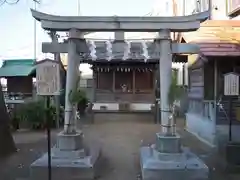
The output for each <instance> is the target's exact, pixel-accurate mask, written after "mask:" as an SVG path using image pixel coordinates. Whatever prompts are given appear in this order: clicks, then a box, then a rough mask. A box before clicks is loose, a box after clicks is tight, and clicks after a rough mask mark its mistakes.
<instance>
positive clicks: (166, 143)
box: [156, 133, 181, 153]
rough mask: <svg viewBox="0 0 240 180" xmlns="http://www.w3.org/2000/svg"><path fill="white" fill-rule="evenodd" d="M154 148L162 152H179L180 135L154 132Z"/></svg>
mask: <svg viewBox="0 0 240 180" xmlns="http://www.w3.org/2000/svg"><path fill="white" fill-rule="evenodd" d="M156 136H157V138H156V150H157V151H159V152H162V153H179V152H181V137H180V136H179V135H178V134H176V135H174V136H173V135H172V136H167V135H165V134H162V133H157V134H156Z"/></svg>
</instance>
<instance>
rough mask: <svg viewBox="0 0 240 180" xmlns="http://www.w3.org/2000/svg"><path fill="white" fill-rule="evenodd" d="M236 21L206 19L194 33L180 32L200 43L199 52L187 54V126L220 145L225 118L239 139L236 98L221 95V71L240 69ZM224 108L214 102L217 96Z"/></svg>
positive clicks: (239, 27) (225, 129) (224, 133)
mask: <svg viewBox="0 0 240 180" xmlns="http://www.w3.org/2000/svg"><path fill="white" fill-rule="evenodd" d="M239 34H240V22H239V21H234V20H221V21H220V20H208V21H206V22H205V23H202V24H201V28H200V29H199V30H198V31H197V32H195V33H188V34H185V35H184V36H183V40H185V41H186V42H194V43H197V44H199V46H200V51H201V52H200V54H198V55H191V56H189V57H188V64H189V72H188V73H189V92H188V100H189V109H188V112H187V113H186V126H187V130H188V131H190V132H192V133H193V134H195V135H196V136H198V137H199V138H200V139H202V140H203V141H204V142H206V143H208V144H210V145H213V146H217V147H219V148H220V147H222V146H223V145H224V144H225V142H226V141H227V139H228V124H229V121H228V118H227V117H229V118H231V119H232V121H233V134H232V135H233V140H235V141H239V140H240V131H239V130H240V121H239V120H240V119H239V115H238V114H239V113H240V109H239V107H240V100H239V97H235V99H234V100H233V102H232V103H229V97H228V96H224V74H226V73H230V72H235V73H240V61H239V58H240V46H239V42H240V36H239ZM220 99H221V102H220V103H222V104H223V107H224V109H225V111H226V114H227V116H226V114H225V113H224V111H223V110H221V108H219V106H218V105H217V104H218V102H219V100H220Z"/></svg>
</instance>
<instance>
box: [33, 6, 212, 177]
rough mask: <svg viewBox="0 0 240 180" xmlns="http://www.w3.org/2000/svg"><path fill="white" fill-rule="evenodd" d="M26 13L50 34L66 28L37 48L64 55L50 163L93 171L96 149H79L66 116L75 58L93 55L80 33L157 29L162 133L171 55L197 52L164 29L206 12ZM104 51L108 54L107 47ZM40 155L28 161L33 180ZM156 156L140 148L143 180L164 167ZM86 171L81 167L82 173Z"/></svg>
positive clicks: (180, 28) (177, 28)
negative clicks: (60, 115)
mask: <svg viewBox="0 0 240 180" xmlns="http://www.w3.org/2000/svg"><path fill="white" fill-rule="evenodd" d="M31 11H32V16H33V17H34V18H35V19H36V20H38V21H40V23H41V26H42V28H43V29H45V30H48V31H55V32H58V31H64V32H69V38H68V42H67V43H55V42H52V43H43V47H42V50H43V52H45V53H68V67H67V82H66V98H65V99H66V102H65V121H64V122H65V123H64V131H63V132H61V133H60V134H59V136H58V141H57V146H56V148H54V149H53V159H52V166H55V167H59V168H60V169H61V168H63V169H64V168H65V169H69V168H75V169H76V168H78V171H77V172H76V176H77V177H78V178H94V175H95V174H94V172H95V171H94V168H95V164H96V162H97V159H98V156H99V149H98V148H96V147H94V148H92V149H91V148H90V151H86V149H84V146H83V144H82V138H83V135H82V133H81V132H79V131H77V129H76V119H75V118H73V117H75V116H73V115H72V114H73V109H74V108H73V106H72V104H71V103H70V102H69V93H70V91H71V89H72V88H74V86H75V82H76V76H77V71H78V67H79V64H80V60H81V56H82V55H83V54H88V53H89V54H90V55H91V58H92V59H94V58H95V56H97V55H96V53H95V52H96V51H95V48H96V47H95V46H94V45H93V43H87V42H86V40H85V39H84V37H83V34H84V33H85V32H107V31H108V32H158V35H159V36H158V37H157V39H158V41H156V42H155V43H156V47H157V48H159V50H158V52H160V53H159V54H158V57H159V59H160V61H159V68H160V74H159V75H160V87H161V96H160V97H161V125H162V130H163V132H166V126H168V125H169V122H168V121H169V115H170V111H169V102H168V93H169V87H170V84H171V73H172V54H174V53H183V54H186V53H189V54H193V53H198V47H197V46H196V45H193V44H181V43H179V44H177V43H173V42H172V40H171V36H170V33H171V32H190V31H195V30H197V29H198V28H199V27H200V23H201V22H203V21H205V20H206V19H207V18H208V17H209V12H208V11H206V12H202V13H199V14H194V15H190V16H175V17H118V16H113V17H107V16H104V17H99V16H96V17H93V16H55V15H49V14H45V13H41V12H38V11H35V10H31ZM143 48H145V50H146V47H145V45H143ZM108 52H109V53H111V49H110V50H109V47H108ZM110 56H111V55H110ZM109 60H111V58H110V59H109ZM146 60H147V59H146ZM163 139H164V140H163ZM172 139H174V140H175V141H174V143H173V144H172V145H173V146H172V147H174V146H175V144H176V142H177V144H178V145H179V138H178V137H174V138H172ZM163 142H165V138H163V137H162V135H161V134H157V142H156V148H154V150H153V151H152V150H150V152H151V153H150V154H154V153H155V154H157V153H162V152H161V150H162V145H164V143H163ZM169 142H170V141H169ZM147 148H148V147H147ZM174 148H175V147H174ZM148 149H149V148H148ZM150 149H151V148H150ZM175 149H177V150H176V151H177V152H175V151H174V150H173V151H174V153H178V154H179V155H181V154H182V153H180V151H179V148H178V147H176V148H175ZM155 151H156V152H155ZM164 153H166V152H164ZM46 157H47V156H46V155H44V156H43V157H42V158H40V159H38V160H37V161H35V162H34V163H33V164H32V166H31V172H32V173H31V175H32V178H33V179H34V180H38V178H40V179H43V177H42V176H41V177H39V173H41V175H42V172H43V171H42V168H46V167H47V159H46ZM156 158H157V157H155V158H154V157H153V156H151V157H150V156H149V152H148V150H146V148H143V149H141V166H142V175H143V178H144V179H149V178H150V179H154V178H159V175H160V174H161V173H162V166H165V164H164V162H162V160H159V159H158V158H157V159H156ZM184 162H185V161H184ZM154 164H155V165H154ZM200 164H201V163H200ZM153 166H154V168H153ZM66 167H67V168H66ZM86 169H87V171H85V170H86ZM153 169H155V170H157V171H156V172H157V174H155V173H151V170H153ZM175 169H176V168H175ZM82 170H84V171H82ZM55 172H56V173H53V178H54V179H55V178H56V179H58V178H59V177H61V179H62V178H63V177H65V178H66V179H68V180H71V176H69V174H68V175H66V171H65V170H60V171H55ZM64 173H65V174H64ZM161 175H162V174H161ZM76 176H75V177H74V178H76ZM164 176H165V174H164Z"/></svg>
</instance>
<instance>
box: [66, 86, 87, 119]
mask: <svg viewBox="0 0 240 180" xmlns="http://www.w3.org/2000/svg"><path fill="white" fill-rule="evenodd" d="M69 99H70V102H71V103H73V105H74V106H75V107H76V109H77V110H78V112H79V113H80V115H84V114H85V110H86V108H87V104H88V99H87V97H86V93H85V91H83V90H81V89H77V90H75V91H74V90H72V91H71V92H70V98H69Z"/></svg>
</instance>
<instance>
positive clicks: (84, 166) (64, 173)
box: [30, 132, 100, 180]
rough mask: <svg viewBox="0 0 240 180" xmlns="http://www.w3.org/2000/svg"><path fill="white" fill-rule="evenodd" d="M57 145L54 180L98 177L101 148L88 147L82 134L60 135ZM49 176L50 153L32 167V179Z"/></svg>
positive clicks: (88, 179)
mask: <svg viewBox="0 0 240 180" xmlns="http://www.w3.org/2000/svg"><path fill="white" fill-rule="evenodd" d="M57 138H58V139H57V145H56V146H55V147H53V148H52V154H51V160H52V180H81V179H84V180H90V179H94V178H95V177H96V176H97V166H98V159H99V155H100V147H99V146H98V145H97V144H96V143H94V144H91V145H90V146H86V145H85V144H84V143H83V134H82V132H77V133H76V134H67V135H66V134H64V133H62V132H61V133H59V134H58V137H57ZM47 175H48V153H46V154H44V155H43V156H42V157H40V158H39V159H37V160H36V161H35V162H33V163H32V164H31V166H30V179H31V180H43V179H47V177H48V176H47Z"/></svg>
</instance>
